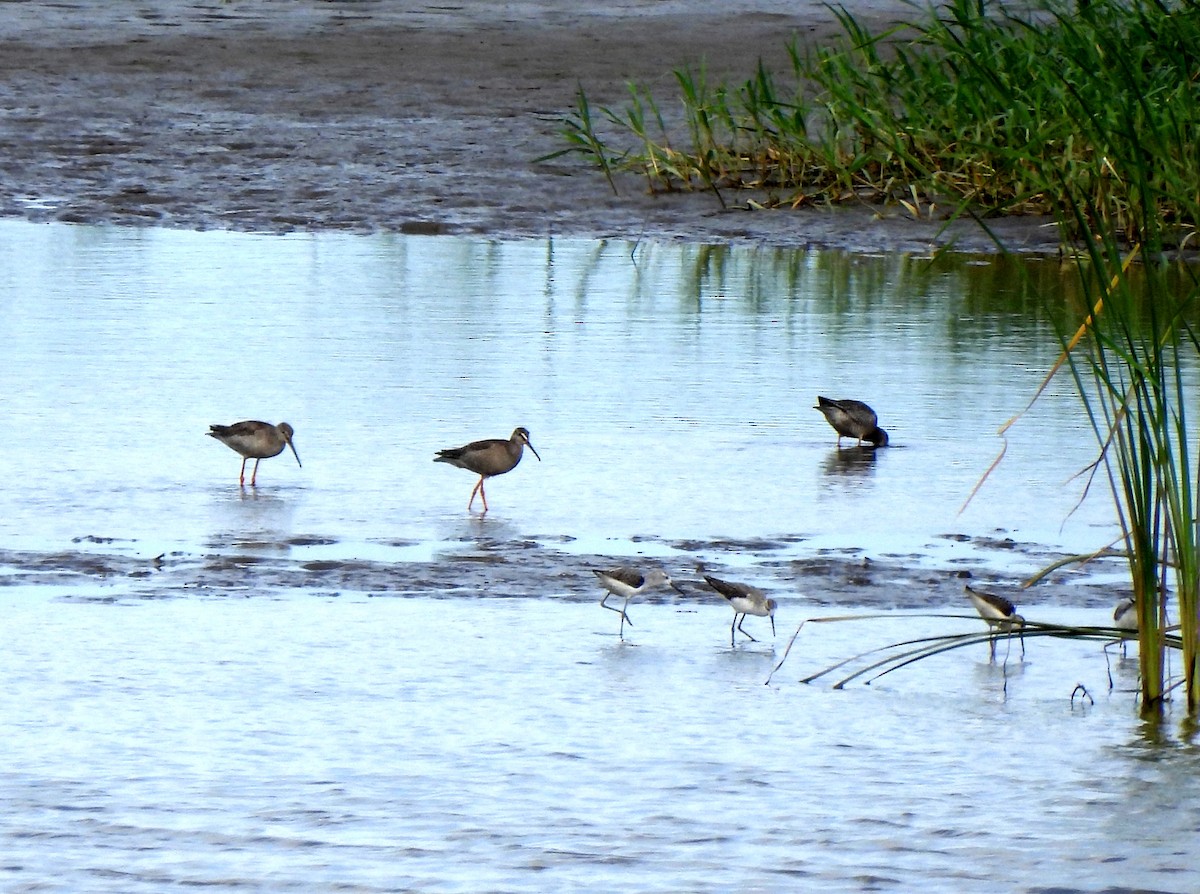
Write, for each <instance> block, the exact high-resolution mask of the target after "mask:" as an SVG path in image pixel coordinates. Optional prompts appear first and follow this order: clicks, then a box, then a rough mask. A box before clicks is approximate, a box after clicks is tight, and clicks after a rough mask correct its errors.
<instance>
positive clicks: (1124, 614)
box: [1104, 596, 1138, 685]
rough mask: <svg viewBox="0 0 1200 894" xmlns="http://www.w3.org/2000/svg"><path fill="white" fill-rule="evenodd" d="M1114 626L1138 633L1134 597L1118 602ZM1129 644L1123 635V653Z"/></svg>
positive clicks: (1123, 653) (1114, 612)
mask: <svg viewBox="0 0 1200 894" xmlns="http://www.w3.org/2000/svg"><path fill="white" fill-rule="evenodd" d="M1113 626H1114V627H1116V628H1117V629H1118V630H1127V631H1129V632H1130V633H1137V630H1138V617H1137V607H1136V606H1135V605H1134V603H1133V599H1132V598H1130V597H1128V596H1127V597H1126V598H1124V599H1122V600H1121V601H1120V602H1118V603H1117V607H1116V608H1114V609H1113ZM1111 645H1112V643H1109V644H1108V646H1111ZM1128 645H1129V642H1128V640H1126V639H1125V638H1124V637H1122V638H1121V655H1125V654H1126V652H1127V648H1126V647H1127V646H1128ZM1108 646H1105V647H1104V648H1105V649H1107V648H1108ZM1110 685H1111V684H1110Z"/></svg>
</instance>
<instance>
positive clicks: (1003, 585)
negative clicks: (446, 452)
mask: <svg viewBox="0 0 1200 894" xmlns="http://www.w3.org/2000/svg"><path fill="white" fill-rule="evenodd" d="M953 536H954V537H955V539H960V535H953ZM90 540H91V542H90V543H87V542H85V543H80V544H78V545H77V548H75V549H72V550H61V551H54V552H34V551H15V550H0V587H6V586H21V587H37V586H53V587H54V588H55V589H56V590H58V591H59V592H60V595H61V597H62V598H66V599H82V600H106V601H136V600H140V599H170V598H184V597H186V598H211V599H229V598H287V597H288V596H289V595H294V594H299V593H303V594H306V595H314V594H315V595H319V596H326V597H338V596H350V595H353V596H362V595H367V596H371V597H379V598H421V599H463V598H468V599H526V598H538V599H558V600H564V601H568V602H590V601H592V600H598V599H599V598H600V596H601V595H603V594H602V591H601V590H600V589H599V587H597V586H596V583H595V578H594V577H593V575H592V574H591V573H590V569H592V568H607V567H612V566H614V565H618V564H624V563H627V562H631V561H634V562H636V563H637V564H638V565H639V566H647V567H649V566H650V565H653V564H660V565H662V566H663V567H664V568H666V569H667V571H668V572H669V573H670V574H671V576H672V578H673V579H674V580H675V581H676V583H678V584H680V586H681V587H682V588H683V590H684V595H678V594H675V593H673V592H670V591H666V590H664V591H663V592H661V593H654V592H652V593H650V594H647V596H646V597H645V598H644V599H643V600H642V601H645V602H650V603H673V604H677V605H681V606H686V605H688V604H689V603H691V602H693V601H695V600H703V601H712V600H714V599H717V600H718V601H719V597H717V596H716V594H715V593H714V592H713V591H712V590H711V589H709V587H708V586H707V584H705V582H704V579H703V575H704V574H714V575H717V576H718V577H726V578H730V579H733V580H739V579H740V580H746V581H749V582H753V583H754V584H756V585H758V586H760V587H762V588H763V589H764V590H766V591H767V592H768V593H769V594H770V595H771V596H772V597H774V598H776V599H778V600H779V601H780V603H781V605H785V606H789V607H791V608H790V609H789V613H790V614H792V613H795V612H800V613H802V615H801V616H804V615H813V614H815V613H820V612H822V611H825V610H827V609H834V610H836V609H838V608H842V609H848V608H864V607H865V608H874V609H880V610H885V609H910V610H911V609H918V610H921V609H924V610H949V611H958V610H960V609H962V610H966V609H968V608H969V607H968V606H966V603H965V601H964V599H963V586H964V585H965V584H967V583H970V584H972V585H973V586H982V587H985V588H992V589H994V590H995V591H996V592H1001V593H1004V594H1006V595H1008V596H1009V597H1010V598H1012V599H1013V601H1014V602H1016V603H1018V604H1019V605H1020V606H1021V607H1022V608H1023V609H1026V611H1025V614H1026V615H1027V616H1028V615H1029V612H1028V610H1027V607H1028V606H1036V605H1039V604H1048V605H1065V606H1072V607H1081V608H1111V606H1112V605H1113V604H1114V603H1115V602H1116V601H1117V600H1118V599H1119V598H1120V597H1121V596H1122V595H1124V593H1123V591H1122V590H1121V588H1120V587H1115V586H1114V585H1113V573H1114V571H1115V570H1116V569H1117V567H1118V566H1116V563H1114V562H1112V561H1109V562H1108V563H1107V565H1106V564H1105V563H1103V562H1096V563H1094V564H1093V565H1091V566H1089V567H1086V568H1084V569H1080V568H1079V567H1078V566H1076V565H1068V566H1066V567H1065V568H1064V570H1063V571H1062V572H1061V573H1057V574H1054V575H1050V576H1049V577H1048V578H1047V579H1046V580H1045V581H1043V582H1040V583H1038V584H1037V585H1036V586H1034V587H1031V588H1029V589H1022V586H1021V585H1022V578H1021V575H1020V574H1018V573H1014V569H1022V573H1024V571H1026V570H1028V569H1037V568H1042V567H1046V566H1048V565H1050V564H1051V563H1052V562H1054V561H1057V560H1058V559H1060V558H1063V557H1062V556H1061V555H1058V554H1055V553H1052V552H1049V551H1046V550H1044V549H1042V548H1040V547H1038V546H1036V545H1034V544H1022V543H1017V542H1015V541H1004V542H992V541H988V540H985V539H980V540H978V541H973V542H971V543H970V544H969V545H970V546H971V547H972V548H973V555H972V557H971V558H969V559H968V558H963V559H958V560H953V561H948V562H942V563H940V564H939V563H936V562H931V561H930V558H929V556H927V555H886V554H884V555H878V554H873V553H869V552H868V551H867V550H865V549H846V550H813V551H812V552H811V553H807V554H804V555H797V552H796V544H793V543H787V542H783V541H779V542H774V541H762V542H756V543H746V542H743V541H729V540H716V541H706V542H699V541H694V540H693V541H686V542H662V543H660V544H656V545H657V546H664V547H669V548H670V549H672V550H675V551H677V554H678V556H687V555H688V554H689V553H692V554H702V555H704V556H706V557H709V558H706V559H705V560H703V561H698V560H695V559H686V558H673V559H667V560H663V561H658V560H636V559H631V557H629V556H620V555H579V554H575V553H567V552H564V551H563V550H562V549H560V548H558V547H556V545H555V544H554V543H553V542H541V541H537V540H520V539H514V540H494V541H479V540H475V541H471V542H470V543H463V544H461V545H454V546H452V547H451V548H449V549H447V550H445V551H443V552H441V553H439V554H438V555H436V556H434V558H433V559H432V560H430V561H404V562H391V561H386V560H365V559H353V558H351V559H341V558H337V559H312V558H305V557H304V556H303V555H302V554H303V552H304V550H305V547H308V546H313V545H321V546H331V545H336V543H335V542H333V541H328V540H323V541H321V542H320V544H317V543H316V542H315V541H314V540H313V539H311V538H298V539H295V540H291V541H285V542H280V543H257V542H256V543H244V542H233V541H231V542H229V543H213V544H209V547H208V551H205V552H201V553H195V554H191V553H184V552H176V553H167V554H163V555H160V556H154V557H149V558H147V557H144V556H140V555H136V548H137V544H131V543H124V544H123V543H120V542H119V541H116V540H113V541H109V542H105V538H90ZM410 545H411V544H407V543H391V544H383V546H391V547H397V548H403V547H406V546H410ZM997 548H1000V549H1002V550H1006V551H1008V552H1009V553H1010V554H1011V564H1009V565H1007V566H1001V565H999V564H997V563H990V564H984V563H982V562H981V561H980V560H979V558H977V557H978V556H983V555H987V554H988V553H989V552H991V551H994V550H995V549H997ZM294 554H300V555H294ZM773 554H778V558H773V557H772V555H773ZM747 555H752V556H755V557H756V558H757V559H758V561H757V562H756V564H755V565H754V566H753V567H752V568H747V567H746V565H745V562H744V558H745V557H746V556H747ZM722 557H728V559H729V563H728V564H727V563H726V562H724V561H722ZM794 616H795V615H794Z"/></svg>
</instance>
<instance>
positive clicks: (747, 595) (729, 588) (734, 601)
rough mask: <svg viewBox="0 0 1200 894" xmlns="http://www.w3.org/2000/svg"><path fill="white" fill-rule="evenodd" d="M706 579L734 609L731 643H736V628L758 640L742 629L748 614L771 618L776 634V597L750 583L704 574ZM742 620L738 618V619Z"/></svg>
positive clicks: (730, 634)
mask: <svg viewBox="0 0 1200 894" xmlns="http://www.w3.org/2000/svg"><path fill="white" fill-rule="evenodd" d="M704 579H705V580H706V581H708V585H709V586H710V587H712V588H713V589H714V590H716V591H717V592H718V593H720V594H721V595H722V596H724V597H725V598H726V599H727V600H728V601H729V605H730V607H731V608H732V609H733V623H732V624H730V625H729V645H731V646H732V645H733V644H734V639H735V637H734V633H733V632H734V630H735V629H736V630H741V631H742V633H744V634H745V635H746V636H747V637H748V638H749V639H750V641H751V642H755V643H756V642H758V640H756V639H755V638H754V637H753V636H750V634H749V633H746V631H745V630H742V624H743V623H745V620H746V615H754V616H755V617H757V618H770V619H771V636H774V635H775V609H776V608H777V607H778V603H777V602H776V601H775V600H774V599H768V598H767V597H766V594H765V593H763V591H762V590H760V589H759V588H758V587H752V586H750V585H749V584H739V583H736V582H735V581H728V580H721V579H720V578H719V577H710V576H709V575H707V574H706V575H704ZM739 618H740V619H741V620H738V619H739Z"/></svg>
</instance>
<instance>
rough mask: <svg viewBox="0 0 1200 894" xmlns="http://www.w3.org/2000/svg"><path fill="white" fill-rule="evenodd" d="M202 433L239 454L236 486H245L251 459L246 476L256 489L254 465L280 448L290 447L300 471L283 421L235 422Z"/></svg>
mask: <svg viewBox="0 0 1200 894" xmlns="http://www.w3.org/2000/svg"><path fill="white" fill-rule="evenodd" d="M208 428H209V430H208V431H206V432H205V434H206V435H208V436H209V437H210V438H216V439H217V440H218V441H220V442H221V443H222V444H224V445H225V446H226V447H228V448H230V449H231V450H233V451H235V452H236V453H239V454H241V457H242V471H241V473H240V474H239V475H238V484H241V485H243V486H244V485H245V484H246V460H248V459H252V460H254V471H253V472H252V473H251V474H250V486H251V487H257V486H258V484H257V481H258V463H259V461H260V460H264V459H268V458H270V457H272V456H279V454H281V453H283V448H284V447H285V446H286V447H291V448H292V455H293V456H295V457H296V465H298V466H300V468H304V464H303V463H301V462H300V454H299V453H297V452H296V445H295V444H293V443H292V435H294V434H295V431H293V430H292V427H291V426H290V425H288V424H287V423H286V422H281V423H279V424H278V425H272V424H271V423H269V422H258V421H255V420H247V421H245V422H235V423H233V425H210V426H209V427H208Z"/></svg>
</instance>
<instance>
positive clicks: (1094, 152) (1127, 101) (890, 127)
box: [547, 0, 1200, 243]
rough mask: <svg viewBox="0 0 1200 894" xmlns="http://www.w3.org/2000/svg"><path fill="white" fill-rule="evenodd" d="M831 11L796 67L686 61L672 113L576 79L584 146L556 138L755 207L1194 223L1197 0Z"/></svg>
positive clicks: (1199, 164) (570, 133)
mask: <svg viewBox="0 0 1200 894" xmlns="http://www.w3.org/2000/svg"><path fill="white" fill-rule="evenodd" d="M834 15H836V17H837V20H838V22H839V24H840V26H841V34H840V36H839V37H838V38H837V39H836V40H835V41H833V42H832V43H830V44H828V45H825V46H820V47H815V48H804V47H801V46H800V45H799V44H798V43H795V42H793V43H792V44H791V45H790V46H789V58H790V62H791V68H790V71H785V72H784V73H783V75H782V76H780V75H777V74H773V73H771V72H768V71H767V70H766V69H765V68H763V67H762V66H761V65H760V66H759V67H758V69H757V70H756V71H755V72H754V74H753V76H752V77H750V78H749V79H747V80H746V81H744V82H743V83H741V84H739V85H734V86H729V85H725V84H712V83H709V81H708V79H707V77H706V75H705V73H704V72H703V71H694V70H680V71H677V72H675V75H676V82H677V85H678V88H679V96H678V104H677V106H675V105H673V106H672V112H671V114H670V115H665V114H664V113H663V112H662V108H664V107H663V106H662V104H661V102H660V101H657V100H655V99H654V98H653V97H651V96H650V94H649V93H648V91H646V90H644V89H642V88H640V87H637V86H632V87H631V88H630V92H631V101H630V103H629V105H628V106H627V107H626V108H625V109H624V110H615V109H604V110H603V115H602V118H603V120H604V122H605V124H606V127H605V130H604V134H603V135H602V134H600V133H599V131H598V130H596V129H595V128H594V127H593V125H592V123H591V122H590V121H588V119H587V118H586V117H585V115H584V114H583V113H584V112H586V111H587V109H586V96H585V94H584V93H583V91H582V89H581V91H580V93H579V101H580V103H581V109H580V114H578V115H576V116H575V117H574V118H572V119H568V120H567V121H566V122H565V125H564V128H563V135H564V138H565V139H566V140H567V141H568V142H570V143H571V144H572V145H571V147H570V148H568V149H564V150H562V151H561V152H556V153H554V154H553V155H554V156H557V155H561V154H564V153H566V152H583V153H584V154H585V155H587V156H589V157H590V158H591V159H592V160H593V161H594V162H596V163H597V164H598V165H600V166H601V168H602V169H604V170H605V172H606V173H607V172H609V171H611V170H624V171H635V172H639V173H641V174H642V175H643V176H644V177H645V178H646V180H647V183H648V185H649V188H650V189H651V190H652V191H671V190H679V189H695V188H704V189H711V190H714V191H716V192H717V193H718V195H720V191H721V190H733V189H741V188H751V189H754V190H757V191H759V193H760V194H759V195H756V196H755V197H754V198H753V199H752V201H751V204H753V205H756V206H796V205H801V204H807V203H837V202H846V201H851V200H853V201H868V202H897V203H902V204H904V205H905V206H906V207H908V208H909V210H910V211H912V212H913V213H921V212H922V211H923V210H925V209H936V208H942V209H946V211H947V213H964V212H967V211H969V212H970V213H973V214H977V215H980V216H984V217H986V216H988V215H993V214H1014V213H1038V214H1055V213H1058V214H1060V215H1061V216H1062V217H1063V220H1064V223H1065V224H1066V225H1068V226H1069V227H1071V228H1072V229H1071V231H1070V233H1069V235H1071V236H1074V235H1075V230H1074V227H1075V225H1076V224H1075V221H1074V218H1073V217H1072V216H1071V215H1065V214H1062V212H1063V211H1064V210H1065V209H1066V208H1067V207H1068V206H1069V205H1070V203H1071V202H1072V201H1074V200H1077V199H1079V198H1081V197H1082V198H1085V199H1086V207H1087V208H1088V209H1089V213H1090V214H1094V215H1095V219H1094V220H1093V219H1092V218H1088V219H1087V220H1086V221H1085V222H1086V223H1089V224H1090V223H1093V222H1096V223H1103V224H1105V225H1111V226H1112V227H1114V228H1115V229H1116V230H1118V231H1119V232H1120V233H1122V234H1123V235H1127V236H1129V237H1130V238H1131V239H1134V240H1138V239H1140V238H1141V234H1140V233H1139V232H1138V228H1139V221H1140V220H1141V218H1142V216H1143V213H1144V212H1146V211H1153V213H1155V214H1156V215H1158V216H1159V218H1160V219H1161V220H1162V221H1163V222H1164V223H1165V224H1168V225H1169V227H1170V229H1171V236H1172V238H1173V240H1174V241H1175V242H1176V243H1178V242H1181V241H1186V240H1188V239H1190V238H1191V237H1192V236H1193V234H1194V232H1195V228H1196V220H1195V218H1194V217H1192V216H1190V214H1189V212H1188V208H1187V207H1186V206H1185V205H1181V204H1179V203H1177V202H1174V201H1171V200H1170V199H1169V198H1168V197H1169V196H1173V195H1176V194H1178V195H1195V194H1197V193H1200V87H1198V83H1197V81H1198V71H1197V60H1198V59H1200V8H1198V7H1197V5H1196V3H1195V0H1176V2H1170V3H1167V2H1163V0H1128V2H1121V0H1097V2H1093V3H1090V4H1085V3H1081V4H1079V5H1078V6H1076V5H1074V4H1064V3H1062V2H1059V0H1047V2H1046V3H1045V5H1043V6H1040V7H1037V8H1035V9H1033V10H1032V11H1028V12H1025V11H1022V12H1013V11H1010V10H1008V9H1006V8H1005V7H1004V6H1002V5H1001V4H999V3H994V2H984V0H951V2H949V3H948V4H947V5H944V6H941V7H937V8H936V9H929V10H925V11H924V12H922V11H921V10H918V9H916V8H914V17H913V20H912V21H911V22H909V23H905V24H902V25H898V26H896V27H894V28H891V29H888V30H886V31H883V32H880V33H872V32H871V31H869V30H868V29H867V28H866V27H864V26H863V25H861V24H860V23H859V22H858V21H857V20H856V19H855V18H854V17H853V16H852V15H851V14H850V13H848V12H846V11H845V10H835V11H834ZM1134 99H1136V100H1137V101H1136V102H1135V101H1132V100H1134ZM648 112H649V113H650V114H649V116H648V115H647V113H648ZM1127 115H1131V116H1133V117H1132V119H1129V120H1127V119H1126V118H1125V117H1124V116H1127ZM648 123H649V124H652V125H653V127H648V126H647V124H648ZM1131 126H1133V127H1136V128H1137V129H1138V130H1139V131H1141V132H1144V133H1148V134H1152V135H1153V140H1152V143H1153V149H1154V151H1156V152H1157V153H1159V154H1157V155H1156V157H1155V158H1154V164H1153V171H1154V176H1153V181H1152V183H1151V186H1152V187H1153V188H1154V192H1153V197H1154V201H1153V203H1152V206H1151V208H1146V207H1144V203H1145V201H1146V198H1147V197H1146V196H1143V195H1141V194H1139V193H1138V191H1137V190H1136V189H1135V188H1134V184H1133V181H1132V178H1131V177H1130V174H1129V172H1128V170H1127V169H1126V167H1125V166H1126V165H1127V164H1128V163H1129V161H1130V159H1129V153H1128V151H1126V147H1124V146H1122V145H1121V144H1120V142H1119V140H1120V139H1121V135H1122V134H1123V133H1125V132H1126V131H1127V130H1128V129H1129V128H1130V127H1131ZM630 137H633V138H634V141H633V142H632V143H630V142H629V138H630ZM618 147H620V148H618ZM547 157H553V156H547ZM1134 162H1135V163H1137V161H1136V159H1135V160H1134ZM1051 170H1052V171H1055V172H1056V173H1057V174H1058V175H1059V177H1057V178H1048V177H1047V176H1046V172H1047V171H1051Z"/></svg>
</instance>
